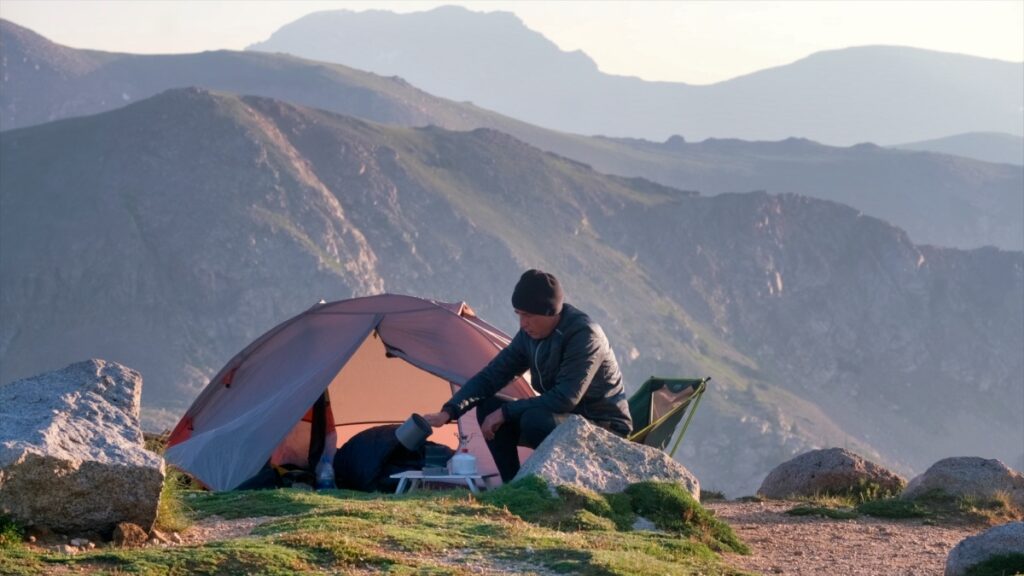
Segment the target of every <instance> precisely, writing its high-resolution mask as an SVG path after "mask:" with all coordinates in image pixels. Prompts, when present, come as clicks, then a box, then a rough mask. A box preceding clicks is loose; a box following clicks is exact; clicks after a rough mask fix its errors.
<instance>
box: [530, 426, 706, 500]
mask: <svg viewBox="0 0 1024 576" xmlns="http://www.w3.org/2000/svg"><path fill="white" fill-rule="evenodd" d="M530 475H536V476H539V477H541V478H543V479H544V480H545V481H546V482H547V483H548V484H550V485H551V486H557V485H573V486H579V487H581V488H587V489H590V490H593V491H595V492H602V493H616V492H622V491H623V490H625V489H626V487H628V486H629V485H630V484H634V483H636V482H643V481H647V480H652V481H661V482H676V483H678V484H680V485H682V486H683V488H685V489H686V490H687V491H688V492H689V493H690V494H691V495H692V496H693V497H694V498H695V499H697V500H699V499H700V483H699V482H698V481H697V478H696V477H694V475H693V474H691V473H690V471H689V470H687V469H686V467H685V466H683V465H682V464H680V463H678V462H676V461H675V460H673V459H672V458H670V457H669V456H668V454H665V453H664V452H662V451H661V450H657V449H655V448H651V447H648V446H644V445H642V444H638V443H636V442H630V441H629V440H625V439H623V438H620V437H618V436H616V435H615V434H612V433H611V432H608V431H607V430H604V429H602V428H598V427H597V426H594V425H593V424H591V423H590V422H588V421H587V420H586V419H585V418H582V417H580V416H576V415H571V416H569V418H568V419H567V420H566V421H565V422H563V423H561V424H559V426H558V428H555V430H554V431H553V432H552V433H551V434H550V435H549V436H548V437H547V438H546V439H545V440H544V442H542V443H541V445H540V446H538V447H537V449H536V450H535V451H534V452H533V455H532V456H530V458H529V459H528V460H527V461H526V462H524V463H523V466H522V468H520V469H519V474H517V475H516V477H515V478H514V479H513V481H515V480H518V479H520V478H524V477H526V476H530Z"/></svg>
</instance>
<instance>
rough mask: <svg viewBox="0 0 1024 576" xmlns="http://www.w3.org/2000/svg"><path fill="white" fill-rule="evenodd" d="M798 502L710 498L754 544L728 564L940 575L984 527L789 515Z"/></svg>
mask: <svg viewBox="0 0 1024 576" xmlns="http://www.w3.org/2000/svg"><path fill="white" fill-rule="evenodd" d="M796 505H797V503H796V502H738V501H723V502H708V503H706V504H705V507H706V508H708V509H710V510H713V511H714V512H715V515H716V516H717V517H718V518H719V519H721V520H723V521H725V522H726V523H728V524H729V525H730V526H731V527H732V529H733V530H734V531H735V532H736V535H737V536H739V537H740V539H742V540H743V541H744V542H746V543H747V545H748V546H750V549H751V551H752V554H751V555H750V556H740V555H738V554H727V555H725V556H724V559H725V561H726V562H728V563H729V564H731V565H732V566H735V567H737V568H742V569H744V570H749V571H751V572H755V573H760V574H790V575H794V576H811V575H815V576H818V575H821V574H832V575H835V576H869V575H870V576H911V575H913V576H919V575H920V576H925V575H928V576H934V575H941V574H942V573H943V572H944V571H945V568H946V556H947V555H948V554H949V551H950V550H952V549H953V547H954V546H956V545H957V544H958V543H960V541H961V540H963V539H964V538H966V537H968V536H973V535H975V534H977V533H978V532H981V531H982V530H983V528H980V527H955V526H931V525H928V524H925V523H924V522H922V521H921V520H885V519H876V518H868V517H861V518H857V519H854V520H832V519H827V518H820V517H810V516H789V515H787V514H785V511H786V510H789V509H791V508H793V507H794V506H796Z"/></svg>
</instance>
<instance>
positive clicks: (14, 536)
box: [0, 514, 25, 548]
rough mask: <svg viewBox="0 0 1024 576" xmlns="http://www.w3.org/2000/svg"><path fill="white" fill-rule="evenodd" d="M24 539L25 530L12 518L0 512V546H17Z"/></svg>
mask: <svg viewBox="0 0 1024 576" xmlns="http://www.w3.org/2000/svg"><path fill="white" fill-rule="evenodd" d="M24 539H25V530H24V529H23V528H22V527H21V526H20V525H19V524H18V523H17V522H15V521H14V520H13V519H12V518H10V517H8V516H4V515H2V514H0V548H9V547H12V546H16V545H18V544H21V542H22V540H24Z"/></svg>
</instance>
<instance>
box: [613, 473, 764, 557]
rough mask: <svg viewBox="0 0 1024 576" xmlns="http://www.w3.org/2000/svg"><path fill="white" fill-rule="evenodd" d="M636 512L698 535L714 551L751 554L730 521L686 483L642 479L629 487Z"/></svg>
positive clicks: (673, 529) (656, 522) (663, 525)
mask: <svg viewBox="0 0 1024 576" xmlns="http://www.w3.org/2000/svg"><path fill="white" fill-rule="evenodd" d="M625 492H626V494H628V495H629V497H630V498H631V501H632V504H633V511H634V512H636V513H637V514H639V515H640V516H643V517H645V518H648V519H650V520H651V521H652V522H654V525H655V526H657V527H658V528H660V529H662V530H666V531H668V532H676V533H680V534H685V535H687V536H690V537H693V538H696V539H697V540H698V541H700V542H703V543H704V544H707V545H708V546H709V547H710V548H711V549H712V550H716V551H732V552H738V553H740V554H749V553H750V549H749V548H747V546H746V544H744V543H743V542H741V541H740V539H739V538H737V537H736V534H735V533H734V532H733V531H732V528H730V527H729V525H728V524H726V523H724V522H722V521H721V520H718V519H717V518H715V517H714V515H712V514H711V513H710V512H708V511H707V510H706V509H704V507H703V506H701V505H700V503H699V502H697V501H696V500H694V499H693V496H690V493H689V492H687V491H686V490H684V489H683V487H682V486H680V485H678V484H674V483H669V482H639V483H637V484H632V485H630V486H629V487H628V488H626V490H625Z"/></svg>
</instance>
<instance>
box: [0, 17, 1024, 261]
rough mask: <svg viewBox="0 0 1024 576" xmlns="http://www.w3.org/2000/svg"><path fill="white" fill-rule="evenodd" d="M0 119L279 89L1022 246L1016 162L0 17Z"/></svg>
mask: <svg viewBox="0 0 1024 576" xmlns="http://www.w3.org/2000/svg"><path fill="white" fill-rule="evenodd" d="M0 50H2V52H3V54H4V56H5V57H4V59H3V61H2V63H0V79H2V84H0V87H2V90H0V126H3V127H4V128H5V129H9V128H15V127H21V126H27V125H32V124H38V123H41V122H46V121H50V120H56V119H59V118H66V117H69V116H76V115H83V114H92V113H96V112H101V111H105V110H111V109H114V108H116V107H119V106H123V105H125V104H127V103H129V102H132V101H136V100H139V99H143V98H147V97H149V96H152V95H154V94H156V93H159V92H161V91H163V90H166V89H168V88H175V87H185V86H203V87H206V88H210V89H215V90H224V91H228V92H232V93H239V94H255V95H261V96H269V97H273V98H279V99H283V100H287V101H290V102H295V103H299V104H303V105H307V106H312V107H316V108H321V109H326V110H331V111H334V112H339V113H342V114H347V115H352V116H356V117H360V118H365V119H368V120H373V121H376V122H383V123H387V124H395V125H401V126H424V125H429V124H433V125H437V126H441V127H444V128H448V129H452V130H470V129H474V128H479V127H487V128H494V129H497V130H500V131H502V132H506V133H508V134H512V135H514V136H516V137H517V138H519V139H521V140H523V141H525V142H527V143H530V144H532V145H534V146H537V147H540V148H542V149H544V150H548V151H552V152H555V153H558V154H560V155H562V156H565V157H568V158H572V159H575V160H578V161H581V162H585V163H587V164H590V165H591V166H593V167H594V168H595V169H597V170H599V171H601V172H605V173H610V174H618V175H623V176H642V177H644V178H647V179H649V180H653V181H656V182H659V183H661V184H665V185H668V186H672V187H676V188H680V189H689V190H699V191H701V192H702V193H704V194H717V193H722V192H745V191H750V190H766V191H768V192H772V193H790V192H791V193H798V194H803V195H808V196H814V197H819V198H824V199H828V200H834V201H837V202H841V203H843V204H847V205H850V206H853V207H855V208H858V209H859V210H862V211H864V212H865V213H867V214H870V215H872V216H877V217H880V218H883V219H885V220H887V221H889V222H892V223H894V224H896V225H897V226H899V227H901V228H903V229H905V230H907V232H908V233H909V234H910V237H911V238H912V239H913V240H914V241H915V242H919V243H927V244H935V245H940V246H955V247H964V248H974V247H979V246H984V245H994V246H998V247H1002V248H1008V249H1021V248H1022V247H1024V170H1022V169H1021V167H1019V166H1005V165H992V164H987V163H981V162H977V161H971V160H968V159H965V158H958V157H951V156H947V155H940V154H929V153H911V152H906V151H900V150H889V149H883V148H879V147H876V146H872V145H860V146H854V147H850V148H836V147H830V146H823V145H820V144H816V143H814V142H810V141H807V140H798V139H787V140H784V141H780V142H745V141H740V140H706V141H703V142H687V141H685V140H683V139H682V138H680V137H674V138H670V139H669V140H667V141H665V142H663V143H655V142H649V141H644V140H636V139H609V138H593V137H584V136H579V135H574V134H566V133H562V132H557V131H554V130H549V129H545V128H540V127H537V126H533V125H530V124H527V123H524V122H521V121H518V120H515V119H512V118H509V117H506V116H502V115H499V114H496V113H494V112H490V111H487V110H483V109H481V108H478V107H476V106H472V105H467V104H459V103H455V102H452V101H449V100H445V99H443V98H438V97H435V96H432V95H430V94H427V93H426V92H423V91H421V90H419V89H417V88H415V87H413V86H411V85H409V84H408V83H406V82H404V81H402V80H400V79H397V78H383V77H380V76H377V75H374V74H370V73H366V72H361V71H358V70H354V69H351V68H347V67H345V66H340V65H335V64H325V63H321V62H313V61H309V60H302V59H299V58H296V57H292V56H286V55H273V54H262V53H256V52H230V51H218V52H204V53H201V54H187V55H168V56H142V55H132V54H112V53H103V52H94V51H88V50H75V49H72V48H67V47H65V46H60V45H58V44H54V43H52V42H50V41H48V40H46V39H45V38H43V37H41V36H39V35H37V34H35V33H34V32H32V31H30V30H27V29H25V28H21V27H19V26H17V25H15V24H12V23H10V22H8V21H2V20H0Z"/></svg>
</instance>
